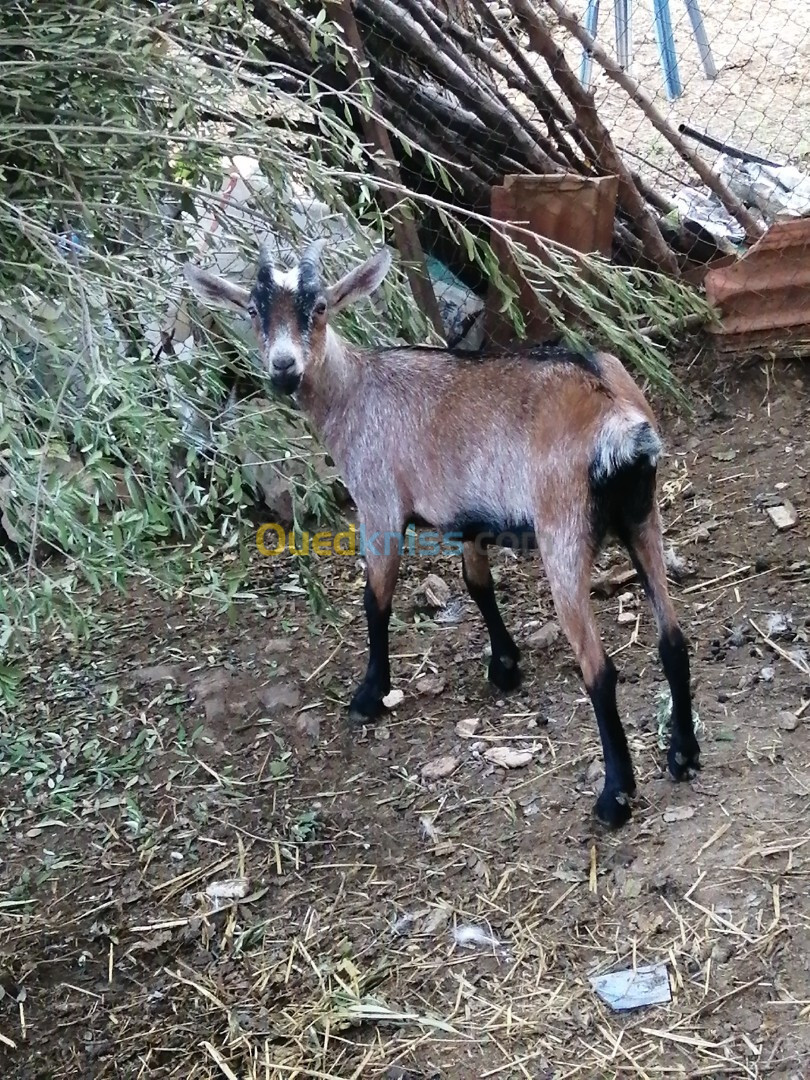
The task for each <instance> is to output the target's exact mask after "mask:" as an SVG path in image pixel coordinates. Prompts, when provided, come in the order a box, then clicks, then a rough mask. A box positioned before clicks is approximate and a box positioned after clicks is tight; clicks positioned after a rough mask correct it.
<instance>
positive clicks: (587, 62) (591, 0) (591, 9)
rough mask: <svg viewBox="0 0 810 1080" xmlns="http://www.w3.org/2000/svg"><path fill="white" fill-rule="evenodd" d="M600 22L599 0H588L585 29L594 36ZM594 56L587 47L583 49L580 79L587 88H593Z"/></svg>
mask: <svg viewBox="0 0 810 1080" xmlns="http://www.w3.org/2000/svg"><path fill="white" fill-rule="evenodd" d="M598 22H599V0H588V10H587V11H586V12H585V29H586V30H587V31H588V33H589V34H590V35H591V37H592V38H595V37H596V24H597V23H598ZM592 68H593V57H592V56H591V54H590V53H589V52H588V50H587V49H583V50H582V63H581V64H580V68H579V81H580V82H581V83H582V85H583V86H584V87H585V89H586V90H590V88H591V70H592Z"/></svg>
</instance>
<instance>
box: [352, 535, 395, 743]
mask: <svg viewBox="0 0 810 1080" xmlns="http://www.w3.org/2000/svg"><path fill="white" fill-rule="evenodd" d="M401 546H402V537H401V534H400V535H395V534H394V533H390V532H389V533H385V534H383V539H382V540H381V541H380V543H379V544H378V545H376V546H371V547H370V548H369V549H367V550H366V589H365V595H364V605H365V609H366V620H367V623H368V668H367V669H366V674H365V678H364V679H363V681H362V683H361V684H360V685H359V686H358V688H357V690H356V691H355V694H354V697H353V698H352V701H351V704H350V705H349V719H350V721H351V722H352V723H367V722H368V721H369V720H375V719H377V717H379V716H381V715H382V713H383V712H384V711H385V706H384V705H383V698H384V697H385V696H386V694H388V693H389V692H390V690H391V667H390V662H389V658H388V623H389V621H390V619H391V602H392V600H393V596H394V589H395V587H396V583H397V576H398V575H399V561H400V550H401Z"/></svg>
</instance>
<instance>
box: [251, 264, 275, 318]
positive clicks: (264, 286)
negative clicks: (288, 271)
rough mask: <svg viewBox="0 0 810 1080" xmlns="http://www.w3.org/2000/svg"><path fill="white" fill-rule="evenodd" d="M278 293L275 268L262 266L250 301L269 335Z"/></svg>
mask: <svg viewBox="0 0 810 1080" xmlns="http://www.w3.org/2000/svg"><path fill="white" fill-rule="evenodd" d="M278 292H279V287H278V285H277V284H276V279H275V277H274V275H273V268H272V267H270V266H260V267H259V272H258V274H257V275H256V283H255V285H254V286H253V292H252V293H251V296H250V299H251V301H252V303H253V306H254V307H255V308H256V312H257V315H258V319H259V325H260V326H261V328H262V330H263V331H264V332H265V333H267V331H268V330H269V328H270V321H271V319H272V316H273V307H274V306H275V301H276V298H277V296H278Z"/></svg>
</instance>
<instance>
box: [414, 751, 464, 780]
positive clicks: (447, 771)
mask: <svg viewBox="0 0 810 1080" xmlns="http://www.w3.org/2000/svg"><path fill="white" fill-rule="evenodd" d="M458 766H459V760H458V758H457V757H454V756H453V755H452V754H444V755H443V756H442V757H437V758H434V759H433V760H432V761H426V762H425V764H424V765H423V766H422V779H423V780H443V779H444V778H445V777H446V776H450V775H451V774H452V773H454V772H455V771H456V769H457V768H458Z"/></svg>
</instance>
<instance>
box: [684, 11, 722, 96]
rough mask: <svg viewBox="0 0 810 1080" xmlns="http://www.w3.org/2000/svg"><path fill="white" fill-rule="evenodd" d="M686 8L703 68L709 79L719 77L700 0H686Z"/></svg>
mask: <svg viewBox="0 0 810 1080" xmlns="http://www.w3.org/2000/svg"><path fill="white" fill-rule="evenodd" d="M685 3H686V10H687V11H688V12H689V19H690V21H691V23H692V33H693V34H694V35H695V41H696V42H697V47H698V50H699V52H700V59H701V63H702V64H703V70H704V72H705V73H706V78H707V79H716V78H717V68H716V67H715V64H714V57H713V56H712V49H711V45H709V37H708V34H707V33H706V27H705V26H704V25H703V15H702V14H701V12H700V6H699V5H698V0H685Z"/></svg>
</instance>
